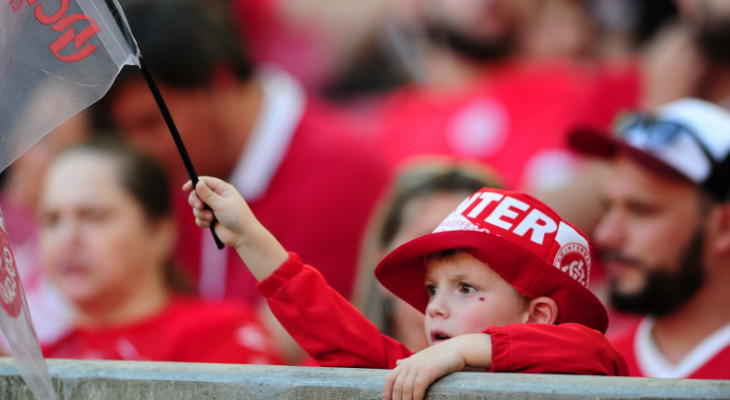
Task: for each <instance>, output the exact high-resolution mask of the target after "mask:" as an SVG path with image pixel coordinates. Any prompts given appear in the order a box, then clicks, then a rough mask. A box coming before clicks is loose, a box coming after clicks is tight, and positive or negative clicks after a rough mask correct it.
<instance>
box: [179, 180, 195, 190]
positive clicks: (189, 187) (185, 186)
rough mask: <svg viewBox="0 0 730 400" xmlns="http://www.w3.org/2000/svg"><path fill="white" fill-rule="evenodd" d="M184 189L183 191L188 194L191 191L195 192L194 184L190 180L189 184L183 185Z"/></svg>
mask: <svg viewBox="0 0 730 400" xmlns="http://www.w3.org/2000/svg"><path fill="white" fill-rule="evenodd" d="M182 189H183V190H184V191H186V192H188V191H190V190H193V182H192V181H190V180H188V181H187V182H185V183H184V184H183V187H182Z"/></svg>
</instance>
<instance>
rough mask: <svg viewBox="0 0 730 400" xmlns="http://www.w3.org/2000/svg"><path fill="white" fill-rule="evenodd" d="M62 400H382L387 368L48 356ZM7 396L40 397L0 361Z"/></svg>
mask: <svg viewBox="0 0 730 400" xmlns="http://www.w3.org/2000/svg"><path fill="white" fill-rule="evenodd" d="M48 365H49V368H50V372H51V377H52V379H53V384H54V386H55V388H56V391H57V392H58V395H59V398H60V400H71V399H74V400H83V399H90V400H91V399H93V400H100V399H104V400H106V399H130V400H131V399H134V400H141V399H155V400H173V399H174V400H180V399H190V400H193V399H195V400H203V399H204V400H234V399H235V400H259V399H261V400H263V399H292V400H293V399H299V400H309V399H311V400H315V399H316V400H326V399H372V400H375V399H381V398H382V386H383V381H384V379H385V375H386V374H387V371H384V370H371V369H351V368H306V367H277V366H253V365H225V364H189V363H159V362H132V361H72V360H48ZM485 398H489V399H535V400H542V399H724V400H728V399H730V381H706V380H683V379H671V380H670V379H645V378H615V377H594V376H573V375H531V374H487V373H482V372H459V373H455V374H451V375H448V376H446V377H444V378H443V379H441V380H439V381H438V382H436V383H435V384H434V385H433V386H432V387H431V389H430V390H429V392H428V395H427V399H466V400H471V399H485ZM0 399H2V400H33V396H32V394H31V392H30V390H28V388H27V387H26V385H25V383H24V381H23V380H22V379H21V377H20V375H19V373H18V371H17V370H16V368H15V366H14V362H13V359H11V358H0Z"/></svg>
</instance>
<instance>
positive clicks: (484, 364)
mask: <svg viewBox="0 0 730 400" xmlns="http://www.w3.org/2000/svg"><path fill="white" fill-rule="evenodd" d="M462 337H463V338H464V339H463V341H462V343H461V346H460V350H461V356H462V357H463V358H464V363H465V364H466V366H467V367H472V368H485V369H487V368H490V367H491V366H492V338H491V336H490V335H489V334H486V333H471V334H466V335H463V336H462Z"/></svg>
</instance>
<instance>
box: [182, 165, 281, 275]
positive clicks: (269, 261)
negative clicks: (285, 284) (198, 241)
mask: <svg viewBox="0 0 730 400" xmlns="http://www.w3.org/2000/svg"><path fill="white" fill-rule="evenodd" d="M183 190H184V191H186V192H189V193H190V194H189V196H188V204H190V206H191V207H192V208H193V214H194V215H195V223H196V224H197V225H198V226H200V227H202V228H207V227H209V226H210V224H211V223H212V221H213V218H214V216H215V218H216V219H217V220H218V223H217V224H216V225H215V233H216V234H217V235H218V237H219V238H220V239H221V241H222V242H223V243H225V244H226V245H228V246H232V247H233V248H235V249H236V251H237V252H238V255H239V256H240V257H241V259H243V261H244V262H245V263H246V265H247V266H248V268H249V269H250V270H251V273H253V275H254V277H255V278H256V280H258V281H262V280H264V279H266V278H267V277H268V276H269V275H271V274H272V273H273V272H274V271H276V269H277V268H278V267H279V266H280V265H281V264H283V263H284V261H286V259H287V258H289V254H288V253H287V252H286V250H285V249H284V247H283V246H282V245H281V244H280V243H279V241H278V240H276V238H275V237H274V236H273V235H272V234H271V233H270V232H269V231H268V230H266V228H264V226H263V225H261V223H260V222H259V221H258V220H257V219H256V217H255V216H254V215H253V213H252V212H251V209H250V208H249V207H248V204H246V201H245V200H244V199H243V197H241V195H240V194H239V193H238V191H237V190H236V188H234V187H233V186H232V185H230V184H229V183H226V182H224V181H222V180H220V179H218V178H213V177H208V176H201V177H200V180H199V182H198V184H197V185H196V187H195V190H193V184H192V182H190V181H188V182H186V183H185V185H183ZM205 204H207V205H208V206H209V207H210V208H211V209H212V211H211V210H206V209H205V208H204V205H205ZM214 213H215V215H214Z"/></svg>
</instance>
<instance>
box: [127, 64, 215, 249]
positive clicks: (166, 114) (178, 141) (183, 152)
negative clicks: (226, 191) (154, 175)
mask: <svg viewBox="0 0 730 400" xmlns="http://www.w3.org/2000/svg"><path fill="white" fill-rule="evenodd" d="M139 67H140V69H141V70H142V74H143V75H144V79H145V81H147V86H149V88H150V91H151V92H152V95H153V96H154V97H155V102H156V103H157V108H159V109H160V112H161V113H162V118H164V119H165V123H166V124H167V128H168V129H169V130H170V134H171V135H172V139H173V140H174V141H175V146H176V147H177V152H178V153H180V158H182V161H183V164H185V169H186V170H187V171H188V176H189V177H190V180H191V181H192V182H193V190H194V189H195V186H197V184H198V174H197V173H196V172H195V167H193V162H192V161H191V160H190V156H189V155H188V151H187V149H186V148H185V143H183V141H182V138H181V137H180V132H178V130H177V126H175V121H174V120H173V119H172V114H170V110H168V109H167V104H165V99H164V98H162V93H160V89H159V88H158V87H157V84H156V83H155V80H154V79H153V78H152V74H151V73H150V71H149V68H147V64H146V63H145V61H144V58H143V57H142V54H141V53H140V56H139ZM204 205H205V208H206V209H208V210H210V207H209V206H208V205H207V204H204ZM215 223H216V221H215V219H214V220H213V223H212V224H211V225H210V233H211V234H213V240H214V241H215V245H216V247H218V249H222V248H223V247H224V245H223V242H221V240H220V239H219V238H218V235H217V234H216V233H215Z"/></svg>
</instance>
